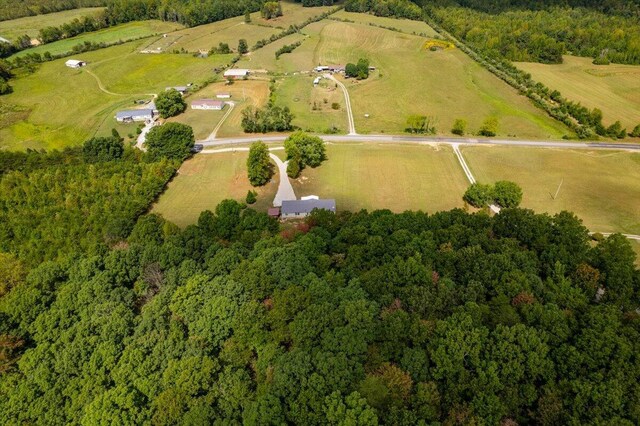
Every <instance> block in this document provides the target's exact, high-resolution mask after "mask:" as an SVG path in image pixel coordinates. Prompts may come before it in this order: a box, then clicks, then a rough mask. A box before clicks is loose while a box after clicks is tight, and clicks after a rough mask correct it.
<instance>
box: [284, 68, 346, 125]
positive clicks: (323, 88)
mask: <svg viewBox="0 0 640 426" xmlns="http://www.w3.org/2000/svg"><path fill="white" fill-rule="evenodd" d="M314 77H315V76H314V75H312V74H298V75H295V76H291V77H287V78H284V79H282V80H281V81H279V82H278V86H277V91H276V93H277V95H276V104H278V105H281V106H285V105H286V106H288V107H289V108H290V109H291V112H292V113H293V114H294V116H295V118H294V120H293V124H294V125H295V126H298V127H300V128H301V129H303V130H305V131H308V132H316V133H322V132H324V131H325V130H326V129H329V128H332V127H334V126H335V127H337V128H338V129H339V131H340V132H341V133H347V131H348V124H347V114H346V112H345V109H344V108H345V102H344V96H343V94H342V90H340V89H339V88H338V89H337V88H336V87H335V83H334V82H331V81H330V80H326V79H323V80H322V81H321V82H320V84H318V86H314V85H313V79H314ZM325 101H326V102H325ZM334 102H335V103H338V104H339V105H340V109H338V110H334V109H332V104H333V103H334ZM314 108H315V109H314Z"/></svg>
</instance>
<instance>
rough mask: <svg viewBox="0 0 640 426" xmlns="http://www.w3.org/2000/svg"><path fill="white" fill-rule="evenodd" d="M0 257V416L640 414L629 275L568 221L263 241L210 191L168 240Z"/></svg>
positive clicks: (141, 224)
mask: <svg viewBox="0 0 640 426" xmlns="http://www.w3.org/2000/svg"><path fill="white" fill-rule="evenodd" d="M104 179H105V180H107V181H108V180H110V178H109V177H106V176H105V177H104ZM31 184H32V185H36V182H34V181H32V183H31ZM71 194H76V192H72V193H71ZM2 259H3V261H4V262H3V263H2V265H10V268H0V274H4V275H3V277H2V278H3V279H2V280H0V282H11V288H10V289H9V290H8V291H7V292H5V294H4V295H2V296H1V297H0V318H1V319H2V321H0V335H1V338H0V345H1V348H2V351H3V352H2V353H3V355H4V356H3V357H2V358H0V363H1V364H0V421H1V422H2V423H3V424H14V423H46V424H51V425H57V424H69V423H75V424H83V425H92V424H157V425H170V424H194V425H195V424H213V423H216V422H219V423H229V424H230V423H244V424H305V425H344V424H354V425H377V424H397V425H415V424H438V423H442V424H503V425H508V424H541V425H557V424H587V423H598V424H605V423H607V424H617V425H623V426H626V425H629V426H630V425H633V424H637V423H638V422H639V421H640V390H639V388H638V380H639V379H640V373H639V371H640V368H639V367H640V364H639V362H640V361H639V360H638V357H637V356H636V354H637V352H638V350H640V316H639V315H638V314H637V312H636V308H637V307H638V297H639V296H640V271H638V269H637V268H636V267H635V266H634V254H633V251H632V249H631V246H630V244H629V242H628V241H627V240H626V239H625V238H624V237H622V236H620V235H613V236H611V237H609V238H605V239H601V240H600V241H595V242H594V241H591V239H590V237H589V235H588V231H587V229H586V228H585V227H584V226H583V225H582V224H581V221H580V220H579V219H578V218H576V217H575V216H573V215H572V214H570V213H567V212H562V213H558V214H556V215H553V216H549V215H538V214H535V213H533V212H531V211H529V210H521V209H505V210H503V211H502V212H501V213H500V214H499V215H496V216H495V217H490V216H488V215H486V214H484V213H478V214H468V213H465V212H464V211H462V210H453V211H450V212H441V213H437V214H433V215H428V214H424V213H421V212H405V213H402V214H393V213H391V212H389V211H384V210H382V211H375V212H367V211H361V212H355V213H349V212H344V213H341V214H339V215H335V214H333V213H329V212H326V211H316V212H315V213H313V214H312V215H311V217H309V218H308V219H307V220H305V221H302V222H299V223H297V224H295V225H291V226H288V227H286V228H280V227H279V225H278V223H277V222H276V221H275V220H273V219H270V218H269V217H267V215H266V214H264V213H257V212H255V211H253V210H251V209H249V208H246V207H245V206H244V205H242V204H239V203H237V202H235V201H230V200H227V201H223V202H222V203H221V204H220V205H218V206H217V207H216V209H215V211H213V212H211V211H205V212H203V213H202V214H201V216H200V218H199V219H198V222H197V223H196V224H194V225H190V226H188V227H186V228H185V229H182V230H181V229H179V228H177V227H176V226H175V225H172V224H171V223H169V222H166V221H165V220H164V219H162V218H161V217H160V216H157V215H154V214H149V215H144V216H142V217H140V218H139V219H138V221H137V222H136V223H135V225H134V226H133V227H132V229H131V230H130V232H129V233H128V236H127V237H126V239H122V240H120V242H119V243H118V244H117V245H115V246H113V248H111V249H109V250H103V251H100V252H97V253H96V252H91V253H88V254H87V255H82V256H78V257H75V258H73V259H59V260H57V261H53V262H45V263H42V264H40V265H37V266H34V267H29V268H25V267H24V266H23V265H21V261H20V259H16V258H15V257H12V255H11V254H9V255H7V254H4V255H2ZM5 277H6V278H5Z"/></svg>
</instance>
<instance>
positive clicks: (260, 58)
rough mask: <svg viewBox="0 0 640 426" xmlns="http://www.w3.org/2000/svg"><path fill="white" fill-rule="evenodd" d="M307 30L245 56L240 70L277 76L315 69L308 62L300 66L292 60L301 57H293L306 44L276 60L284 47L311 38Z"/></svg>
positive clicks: (238, 64) (239, 62)
mask: <svg viewBox="0 0 640 426" xmlns="http://www.w3.org/2000/svg"><path fill="white" fill-rule="evenodd" d="M311 25H313V24H311ZM305 30H306V28H303V29H302V31H301V33H294V34H290V35H288V36H286V37H283V38H281V39H280V40H276V41H274V42H273V43H270V44H268V45H266V46H264V47H263V48H261V49H258V50H254V51H253V52H251V53H250V54H249V55H246V56H243V57H242V58H241V59H240V61H238V63H237V66H238V67H239V68H249V69H264V70H268V71H270V72H272V73H276V74H289V73H293V72H298V71H303V70H304V71H307V70H310V69H311V68H313V67H309V66H308V63H306V61H305V63H302V64H299V63H297V62H296V61H295V60H292V59H295V58H297V57H299V56H300V55H296V56H293V55H294V53H295V52H296V50H298V49H302V48H303V46H305V45H306V42H305V43H303V44H302V45H300V46H298V47H297V48H296V50H294V51H293V52H291V53H285V54H283V55H280V58H279V59H276V56H275V55H276V51H277V50H278V49H280V48H281V47H282V46H285V45H287V44H293V43H296V42H298V41H305V40H306V39H307V37H309V36H307V35H306V31H305Z"/></svg>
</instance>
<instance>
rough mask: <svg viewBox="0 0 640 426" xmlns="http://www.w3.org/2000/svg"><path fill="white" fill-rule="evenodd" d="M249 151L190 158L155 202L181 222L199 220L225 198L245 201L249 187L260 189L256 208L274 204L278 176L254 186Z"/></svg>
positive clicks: (157, 207) (168, 216)
mask: <svg viewBox="0 0 640 426" xmlns="http://www.w3.org/2000/svg"><path fill="white" fill-rule="evenodd" d="M247 155H248V153H247V152H229V153H219V154H199V155H196V156H195V157H194V158H192V159H190V160H188V161H186V162H185V163H184V164H183V165H182V167H181V168H180V170H179V171H178V175H177V176H176V177H175V178H174V179H173V180H172V181H171V182H170V183H169V185H168V187H167V190H166V191H165V193H164V194H163V195H162V196H161V197H160V199H159V200H158V202H157V203H156V204H155V205H154V206H153V209H152V212H153V213H159V214H161V215H162V216H164V217H165V218H166V219H168V220H170V221H171V222H173V223H175V224H177V225H179V226H182V227H184V226H187V225H190V224H192V223H195V222H196V221H197V220H198V217H199V216H200V213H201V212H203V211H204V210H212V211H213V210H214V209H215V208H216V206H217V205H218V203H220V201H222V200H224V199H234V200H237V201H241V202H244V200H245V197H246V195H247V191H249V190H250V189H256V191H257V192H258V202H257V203H256V204H254V205H253V206H252V208H254V209H256V210H260V211H266V209H267V208H268V207H271V204H272V202H273V198H274V196H275V193H276V190H277V187H278V176H277V175H276V176H275V177H274V179H273V181H272V182H270V183H268V184H267V185H265V186H263V187H260V188H252V186H251V184H250V183H249V179H248V178H247V168H246V161H247Z"/></svg>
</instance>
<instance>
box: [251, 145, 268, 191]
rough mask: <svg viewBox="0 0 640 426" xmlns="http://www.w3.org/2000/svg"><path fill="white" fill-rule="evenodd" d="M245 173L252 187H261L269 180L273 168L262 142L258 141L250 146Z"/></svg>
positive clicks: (265, 146)
mask: <svg viewBox="0 0 640 426" xmlns="http://www.w3.org/2000/svg"><path fill="white" fill-rule="evenodd" d="M247 173H248V176H249V182H251V185H253V186H262V185H264V184H266V183H267V182H269V181H270V180H271V177H272V176H273V174H274V167H273V164H272V163H271V159H270V158H269V148H267V145H265V143H264V142H262V141H258V142H254V143H252V144H251V147H250V148H249V157H247Z"/></svg>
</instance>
